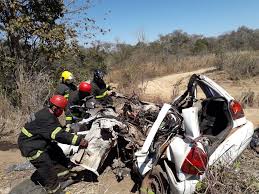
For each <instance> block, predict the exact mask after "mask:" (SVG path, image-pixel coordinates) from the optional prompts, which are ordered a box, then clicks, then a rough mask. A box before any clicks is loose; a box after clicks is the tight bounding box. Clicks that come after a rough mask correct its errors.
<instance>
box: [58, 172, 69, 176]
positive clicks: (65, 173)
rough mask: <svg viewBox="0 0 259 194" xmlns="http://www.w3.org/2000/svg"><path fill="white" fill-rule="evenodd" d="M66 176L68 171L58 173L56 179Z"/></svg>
mask: <svg viewBox="0 0 259 194" xmlns="http://www.w3.org/2000/svg"><path fill="white" fill-rule="evenodd" d="M67 174H69V170H65V171H63V172H60V173H58V174H57V176H58V177H61V176H65V175H67Z"/></svg>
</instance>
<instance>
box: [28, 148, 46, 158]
mask: <svg viewBox="0 0 259 194" xmlns="http://www.w3.org/2000/svg"><path fill="white" fill-rule="evenodd" d="M42 153H43V151H41V150H38V151H37V153H36V154H34V155H33V156H31V157H26V158H27V159H28V160H35V159H37V158H38V157H40V155H41V154H42Z"/></svg>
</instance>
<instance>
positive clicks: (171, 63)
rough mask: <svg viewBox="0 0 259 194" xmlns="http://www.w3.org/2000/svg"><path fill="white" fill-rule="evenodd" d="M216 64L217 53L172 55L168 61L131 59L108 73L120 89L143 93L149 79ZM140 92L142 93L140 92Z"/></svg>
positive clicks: (109, 79) (127, 91)
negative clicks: (139, 87) (140, 86)
mask: <svg viewBox="0 0 259 194" xmlns="http://www.w3.org/2000/svg"><path fill="white" fill-rule="evenodd" d="M214 64H215V55H213V54H211V55H204V56H186V57H175V56H171V57H170V58H168V59H167V61H163V62H161V61H152V62H145V61H144V62H143V61H138V60H131V61H129V62H128V63H127V64H126V65H125V66H123V67H121V68H120V69H118V68H117V69H115V70H112V71H111V72H110V73H109V75H108V81H109V82H113V83H118V90H124V91H125V92H126V93H132V92H133V91H134V92H135V93H138V94H141V92H143V90H145V84H144V83H146V81H147V80H149V79H151V78H154V77H159V76H163V75H168V74H171V73H177V72H188V71H192V70H197V69H200V68H204V67H210V66H213V65H214ZM139 84H142V85H143V87H142V88H141V89H138V90H136V88H137V86H138V85H139ZM139 92H140V93H139Z"/></svg>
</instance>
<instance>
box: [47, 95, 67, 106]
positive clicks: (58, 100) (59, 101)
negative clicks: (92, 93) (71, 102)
mask: <svg viewBox="0 0 259 194" xmlns="http://www.w3.org/2000/svg"><path fill="white" fill-rule="evenodd" d="M49 101H50V103H51V104H53V105H55V106H57V107H59V108H62V109H65V108H66V106H67V99H66V98H65V97H64V96H61V95H54V96H52V97H51V98H50V99H49Z"/></svg>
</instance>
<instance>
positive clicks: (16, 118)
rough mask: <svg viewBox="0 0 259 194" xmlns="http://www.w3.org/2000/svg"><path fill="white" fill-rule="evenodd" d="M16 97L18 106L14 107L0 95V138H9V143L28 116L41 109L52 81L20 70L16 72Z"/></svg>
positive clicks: (51, 89)
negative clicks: (18, 102) (18, 101)
mask: <svg viewBox="0 0 259 194" xmlns="http://www.w3.org/2000/svg"><path fill="white" fill-rule="evenodd" d="M18 75H19V76H18V79H17V80H16V82H17V86H18V88H17V91H16V92H17V95H19V98H20V105H19V106H16V107H14V106H13V105H12V104H11V102H10V100H9V99H8V98H7V96H6V95H5V94H4V93H0V100H1V104H0V123H1V124H0V134H1V136H0V138H3V137H4V138H6V137H9V136H10V137H11V138H10V140H11V142H14V141H16V138H12V137H16V136H17V135H18V134H19V132H20V129H21V127H22V126H23V125H24V123H25V122H26V121H27V118H28V116H29V115H30V114H31V113H33V112H35V111H37V110H39V109H40V108H42V107H43V104H44V101H46V100H47V99H48V98H49V96H50V94H51V92H52V91H53V87H52V81H51V79H50V78H49V76H48V75H46V74H43V73H38V74H33V75H28V74H26V73H24V72H23V71H22V70H20V71H19V72H18Z"/></svg>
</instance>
